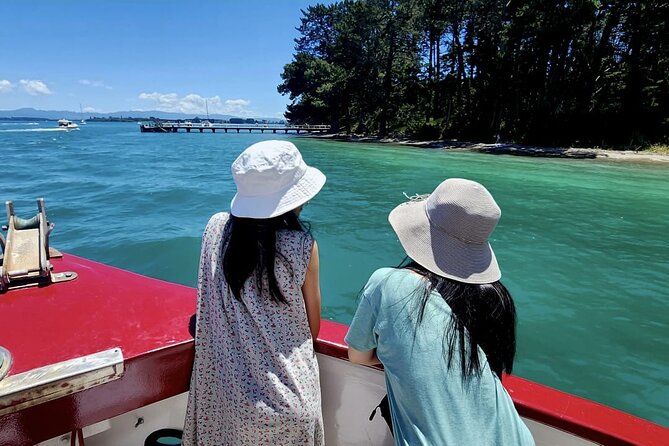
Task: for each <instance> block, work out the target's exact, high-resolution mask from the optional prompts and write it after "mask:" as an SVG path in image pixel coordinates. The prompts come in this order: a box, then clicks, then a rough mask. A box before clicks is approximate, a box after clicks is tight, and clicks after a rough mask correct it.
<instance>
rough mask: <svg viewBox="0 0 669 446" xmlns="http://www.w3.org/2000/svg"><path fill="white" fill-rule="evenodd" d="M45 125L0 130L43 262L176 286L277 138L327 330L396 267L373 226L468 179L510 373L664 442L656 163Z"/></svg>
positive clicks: (668, 413) (389, 245)
mask: <svg viewBox="0 0 669 446" xmlns="http://www.w3.org/2000/svg"><path fill="white" fill-rule="evenodd" d="M55 126H56V123H55V122H48V123H28V122H26V123H11V122H0V165H1V166H2V179H1V180H0V199H1V200H3V201H4V200H9V199H11V200H13V201H14V203H15V208H16V209H17V213H18V214H19V215H20V216H24V217H30V216H32V215H33V214H34V213H35V210H36V206H35V201H34V200H35V199H36V198H38V197H44V198H45V200H46V208H47V215H48V218H49V220H51V221H53V222H55V224H56V227H55V230H54V232H53V234H52V237H51V244H52V246H54V247H56V248H59V249H61V250H63V251H66V252H69V253H72V254H76V255H79V256H83V257H87V258H91V259H94V260H97V261H100V262H104V263H108V264H111V265H115V266H118V267H121V268H125V269H129V270H132V271H135V272H138V273H141V274H146V275H148V276H152V277H157V278H160V279H164V280H168V281H173V282H178V283H182V284H186V285H190V286H194V285H195V284H196V276H197V264H198V255H199V249H200V236H201V233H202V230H203V228H204V226H205V224H206V222H207V220H208V219H209V217H210V216H211V215H212V214H213V213H215V212H218V211H221V210H227V209H228V208H229V203H230V199H231V198H232V196H233V194H234V190H235V189H234V183H233V181H232V177H231V175H230V164H231V163H232V161H233V160H234V159H235V157H236V156H237V155H238V154H239V153H240V152H241V151H242V150H243V149H244V148H245V147H247V146H248V145H250V144H252V143H254V142H257V141H260V140H264V139H271V138H290V139H291V140H292V141H293V142H294V143H295V144H296V145H297V146H298V147H299V149H300V150H301V151H302V153H303V156H304V158H305V159H306V160H307V162H308V163H310V164H312V165H314V166H317V167H318V168H319V169H321V170H322V171H323V172H324V173H325V174H326V175H327V177H328V181H327V184H326V186H325V188H324V189H323V190H322V192H321V193H320V194H319V195H318V196H317V197H316V198H315V199H314V200H312V201H311V202H310V204H309V205H308V206H307V207H306V208H305V211H304V213H303V217H305V218H306V219H307V220H308V221H310V222H311V224H312V230H313V233H314V234H315V236H316V238H317V239H318V242H319V245H320V252H321V282H322V293H323V316H324V317H325V318H327V319H332V320H335V321H339V322H343V323H348V322H350V320H351V317H352V315H353V313H354V311H355V308H356V305H357V301H358V292H359V291H360V289H361V288H362V286H363V285H364V284H365V281H366V279H367V278H368V276H369V275H370V274H371V273H372V272H373V271H374V270H375V269H376V268H379V267H381V266H394V265H397V264H398V263H399V262H400V261H401V260H402V259H403V257H404V254H403V251H402V249H401V247H400V245H399V243H398V242H397V239H396V237H395V236H394V234H393V232H392V230H391V228H390V226H389V225H388V223H387V214H388V212H389V211H390V210H391V209H392V208H393V207H394V206H396V205H397V204H399V203H401V202H402V201H404V200H405V198H404V195H403V194H404V193H406V194H408V195H413V194H415V193H428V192H431V191H432V190H433V189H434V188H435V186H437V185H438V184H439V183H440V182H441V181H442V180H443V179H445V178H449V177H462V178H469V179H472V180H476V181H479V182H481V183H482V184H484V185H485V186H486V187H487V188H488V189H489V190H490V191H491V193H492V194H493V196H494V197H495V199H496V200H497V202H498V204H499V206H500V207H501V209H502V218H501V221H500V223H499V225H498V227H497V229H496V230H495V232H494V233H493V237H492V241H491V243H492V245H493V248H494V250H495V252H496V254H497V258H498V260H499V263H500V266H501V268H502V273H503V279H502V280H503V282H504V283H505V284H506V285H507V287H508V288H509V289H510V291H511V293H512V295H513V296H514V298H515V301H516V306H517V311H518V353H517V359H516V363H515V367H514V372H515V373H516V374H517V375H520V376H523V377H525V378H529V379H532V380H535V381H537V382H540V383H542V384H546V385H548V386H551V387H554V388H557V389H560V390H563V391H566V392H570V393H573V394H576V395H580V396H583V397H586V398H589V399H592V400H595V401H598V402H601V403H604V404H606V405H609V406H613V407H615V408H618V409H621V410H624V411H627V412H631V413H633V414H635V415H637V416H640V417H643V418H646V419H649V420H652V421H654V422H656V423H659V424H662V425H664V426H668V427H669V309H668V306H669V292H668V291H667V289H668V288H667V286H668V285H667V284H668V282H669V166H668V165H666V164H653V163H640V164H634V163H629V162H624V163H623V162H614V161H606V160H561V159H546V158H525V157H513V156H496V155H489V154H477V153H468V152H454V151H445V150H426V149H415V148H407V147H399V146H391V145H376V144H353V143H341V142H334V141H325V140H317V139H310V138H304V137H295V136H285V135H270V134H264V135H261V134H221V133H216V134H211V133H203V134H200V133H190V134H187V133H179V134H142V133H140V132H139V129H138V126H137V125H136V124H133V123H89V124H87V125H82V126H81V129H80V130H78V131H69V132H65V131H58V130H56V129H54V128H55ZM0 219H1V220H4V217H2V218H0ZM0 330H1V328H0Z"/></svg>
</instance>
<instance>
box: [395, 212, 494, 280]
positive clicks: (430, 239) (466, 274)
mask: <svg viewBox="0 0 669 446" xmlns="http://www.w3.org/2000/svg"><path fill="white" fill-rule="evenodd" d="M388 221H389V222H390V225H391V226H392V228H393V230H394V231H395V234H397V237H398V238H399V241H400V244H401V245H402V247H403V248H404V251H405V252H406V253H407V255H408V256H409V257H411V258H412V259H413V260H414V261H416V262H417V263H418V264H420V265H421V266H423V267H424V268H426V269H427V270H428V271H431V272H433V273H435V274H438V275H440V276H443V277H447V278H449V279H454V280H457V281H459V282H463V283H473V284H482V283H492V282H496V281H498V280H499V279H500V278H501V277H502V274H501V272H500V270H499V266H498V264H497V259H496V257H495V253H494V252H493V250H492V247H491V246H490V243H487V242H486V243H483V244H474V243H467V242H464V241H462V240H459V239H457V238H455V237H453V236H450V235H448V234H447V233H446V232H444V231H443V230H440V229H438V228H435V227H433V226H432V225H431V224H430V220H429V218H428V216H427V212H426V208H425V200H422V201H416V202H406V203H402V204H400V205H399V206H397V207H396V208H395V209H393V210H392V211H391V212H390V214H389V215H388Z"/></svg>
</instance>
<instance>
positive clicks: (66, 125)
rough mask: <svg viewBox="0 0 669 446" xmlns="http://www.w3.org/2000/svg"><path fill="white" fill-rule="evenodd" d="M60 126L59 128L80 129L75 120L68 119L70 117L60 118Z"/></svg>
mask: <svg viewBox="0 0 669 446" xmlns="http://www.w3.org/2000/svg"><path fill="white" fill-rule="evenodd" d="M58 128H59V129H65V130H72V129H78V128H79V126H78V125H77V124H75V123H74V122H72V121H70V120H68V119H59V120H58Z"/></svg>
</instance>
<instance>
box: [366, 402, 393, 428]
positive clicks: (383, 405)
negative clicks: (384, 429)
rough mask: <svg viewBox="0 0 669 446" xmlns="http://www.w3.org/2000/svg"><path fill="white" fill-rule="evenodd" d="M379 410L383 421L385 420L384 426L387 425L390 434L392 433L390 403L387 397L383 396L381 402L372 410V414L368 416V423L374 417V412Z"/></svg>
mask: <svg viewBox="0 0 669 446" xmlns="http://www.w3.org/2000/svg"><path fill="white" fill-rule="evenodd" d="M377 409H379V410H380V411H381V416H382V417H383V419H384V420H386V424H387V425H388V428H389V429H390V433H391V434H392V433H393V420H392V418H391V417H390V403H389V402H388V395H386V396H384V397H383V399H382V400H381V402H380V403H379V405H378V406H376V407H375V408H374V410H372V413H371V414H369V421H372V420H373V419H374V416H375V415H376V410H377Z"/></svg>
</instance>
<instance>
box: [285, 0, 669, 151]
mask: <svg viewBox="0 0 669 446" xmlns="http://www.w3.org/2000/svg"><path fill="white" fill-rule="evenodd" d="M302 13H303V17H302V19H301V25H300V27H299V28H298V31H299V32H300V36H299V37H298V38H297V39H296V45H295V54H294V58H293V61H292V62H290V63H289V64H287V65H286V66H285V67H284V71H283V73H282V75H281V77H282V80H283V82H282V83H281V84H280V85H279V87H278V90H279V92H281V93H283V94H289V95H290V99H291V101H292V103H291V104H290V105H289V106H288V110H287V115H286V116H287V118H288V119H289V120H290V121H292V122H295V123H328V124H330V125H332V126H333V129H334V130H336V131H340V132H351V133H367V134H378V135H391V136H392V135H406V136H413V137H420V138H458V139H469V140H487V141H490V140H496V139H501V140H510V141H516V142H525V143H539V144H579V143H580V144H594V145H635V146H638V145H644V144H648V143H651V142H664V143H666V142H667V141H668V140H669V139H668V137H669V84H668V81H669V26H668V23H669V20H668V19H669V2H666V1H657V0H646V1H627V0H608V1H607V0H564V1H558V2H555V1H548V0H523V1H521V0H345V1H340V2H336V3H333V4H330V5H323V4H316V5H314V6H310V7H309V8H308V9H307V10H306V11H302Z"/></svg>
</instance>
